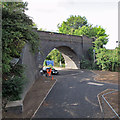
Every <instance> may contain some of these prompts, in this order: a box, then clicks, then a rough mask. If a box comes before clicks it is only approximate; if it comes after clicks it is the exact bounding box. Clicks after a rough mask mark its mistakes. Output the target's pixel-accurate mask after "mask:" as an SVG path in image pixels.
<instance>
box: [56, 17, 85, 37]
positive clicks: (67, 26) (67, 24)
mask: <svg viewBox="0 0 120 120" xmlns="http://www.w3.org/2000/svg"><path fill="white" fill-rule="evenodd" d="M84 25H87V19H86V18H85V17H81V16H79V15H78V16H76V15H75V16H73V15H72V16H70V18H68V19H67V21H63V23H62V24H58V28H59V32H60V33H64V34H71V35H72V34H73V33H74V30H76V29H79V28H81V27H82V26H84Z"/></svg>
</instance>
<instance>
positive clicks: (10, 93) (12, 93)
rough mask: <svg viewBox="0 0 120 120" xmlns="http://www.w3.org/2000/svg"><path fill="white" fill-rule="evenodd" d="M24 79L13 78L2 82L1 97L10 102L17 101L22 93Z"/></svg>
mask: <svg viewBox="0 0 120 120" xmlns="http://www.w3.org/2000/svg"><path fill="white" fill-rule="evenodd" d="M23 80H24V78H23V77H19V76H15V77H13V78H9V79H8V80H4V81H3V83H2V95H3V97H4V98H7V99H8V100H10V101H14V100H19V99H20V94H21V93H22V89H23V84H24V81H23Z"/></svg>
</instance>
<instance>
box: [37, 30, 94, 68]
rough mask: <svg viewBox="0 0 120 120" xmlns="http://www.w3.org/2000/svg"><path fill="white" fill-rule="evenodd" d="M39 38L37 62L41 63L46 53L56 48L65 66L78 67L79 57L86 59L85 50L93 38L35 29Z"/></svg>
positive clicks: (90, 45)
mask: <svg viewBox="0 0 120 120" xmlns="http://www.w3.org/2000/svg"><path fill="white" fill-rule="evenodd" d="M37 33H38V35H39V38H40V46H39V49H40V52H39V53H38V54H37V63H38V64H40V65H43V62H44V60H45V59H46V57H47V55H48V54H49V53H50V52H51V51H52V50H53V49H54V48H57V49H58V50H59V51H60V52H62V55H63V57H64V59H65V62H66V67H67V68H71V69H77V68H80V59H81V58H82V56H84V57H85V58H86V59H87V56H88V55H87V51H88V49H89V48H90V47H92V44H93V43H92V42H93V41H94V39H92V38H88V37H86V36H75V35H65V34H60V33H53V32H46V31H37Z"/></svg>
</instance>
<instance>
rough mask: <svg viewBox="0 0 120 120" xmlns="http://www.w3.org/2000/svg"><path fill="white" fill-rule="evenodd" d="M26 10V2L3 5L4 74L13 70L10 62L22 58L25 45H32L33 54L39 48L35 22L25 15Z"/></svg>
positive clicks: (5, 3) (4, 3)
mask: <svg viewBox="0 0 120 120" xmlns="http://www.w3.org/2000/svg"><path fill="white" fill-rule="evenodd" d="M26 9H27V3H26V2H25V3H24V2H3V3H2V49H3V50H2V51H3V57H2V62H3V74H4V73H9V72H10V71H11V70H12V69H11V64H10V61H11V60H12V58H14V57H20V53H21V52H22V48H23V47H24V45H25V43H27V42H29V43H31V46H32V51H33V52H35V51H36V50H37V48H38V42H39V40H38V36H37V34H36V33H35V32H34V31H33V28H32V26H33V21H32V20H31V19H30V18H29V17H28V16H27V15H26V14H25V10H26Z"/></svg>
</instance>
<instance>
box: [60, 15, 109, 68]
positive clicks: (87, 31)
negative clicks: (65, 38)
mask: <svg viewBox="0 0 120 120" xmlns="http://www.w3.org/2000/svg"><path fill="white" fill-rule="evenodd" d="M58 29H59V32H60V33H64V34H71V35H78V36H82V35H86V36H88V37H90V38H95V39H96V40H95V41H94V42H93V43H94V46H93V47H92V48H91V50H90V51H91V54H92V51H93V49H94V50H95V53H96V59H97V62H98V63H97V64H99V63H100V62H99V59H100V57H101V55H102V53H103V51H105V48H104V45H106V44H107V42H108V35H107V34H106V31H105V29H104V28H102V27H101V26H95V27H93V25H91V24H88V23H87V19H86V18H85V17H81V16H70V18H68V19H67V21H66V22H65V21H63V23H62V24H61V25H58ZM89 54H90V52H89ZM89 56H91V55H89ZM91 58H92V57H91ZM91 58H90V59H91ZM91 60H93V59H91ZM105 61H106V60H105ZM99 66H101V63H100V64H99ZM103 68H104V67H102V69H103Z"/></svg>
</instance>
